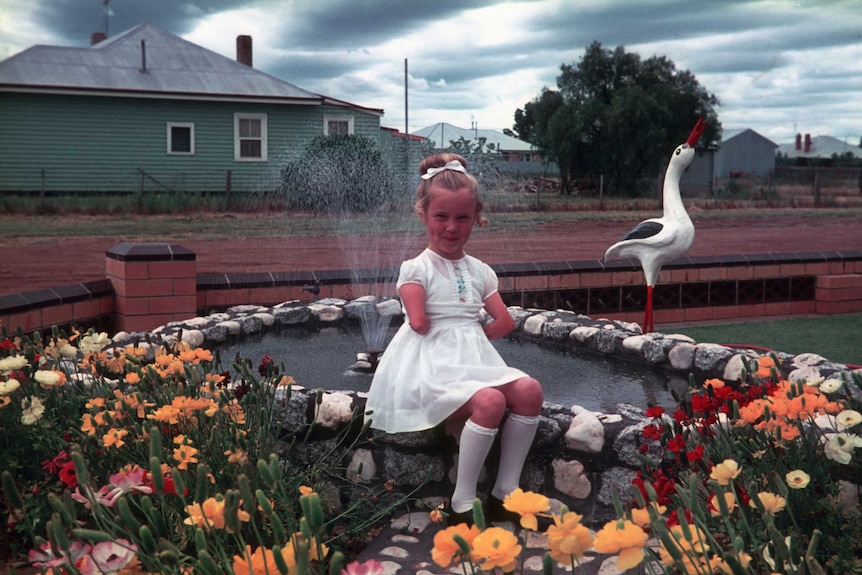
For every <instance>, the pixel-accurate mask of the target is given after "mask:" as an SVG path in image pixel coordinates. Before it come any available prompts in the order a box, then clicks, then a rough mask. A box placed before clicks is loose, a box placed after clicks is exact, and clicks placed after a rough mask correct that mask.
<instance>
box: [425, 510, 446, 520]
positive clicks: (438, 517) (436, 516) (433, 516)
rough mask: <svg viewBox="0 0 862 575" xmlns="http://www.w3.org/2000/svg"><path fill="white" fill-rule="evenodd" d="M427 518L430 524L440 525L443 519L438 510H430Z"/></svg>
mask: <svg viewBox="0 0 862 575" xmlns="http://www.w3.org/2000/svg"><path fill="white" fill-rule="evenodd" d="M428 518H429V519H431V523H440V522H442V521H443V519H444V517H443V513H442V512H441V511H440V510H439V509H432V510H431V511H430V513H428Z"/></svg>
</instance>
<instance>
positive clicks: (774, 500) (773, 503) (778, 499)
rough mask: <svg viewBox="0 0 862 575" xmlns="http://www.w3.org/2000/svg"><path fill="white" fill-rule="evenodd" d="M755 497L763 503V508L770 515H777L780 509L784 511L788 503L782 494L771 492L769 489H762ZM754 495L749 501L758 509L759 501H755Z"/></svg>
mask: <svg viewBox="0 0 862 575" xmlns="http://www.w3.org/2000/svg"><path fill="white" fill-rule="evenodd" d="M754 497H756V498H757V499H758V500H759V501H760V503H761V504H762V505H763V508H764V509H765V510H766V512H767V513H769V514H770V515H775V514H776V513H778V512H779V511H782V510H783V509H784V507H785V506H786V505H787V501H785V499H784V498H783V497H782V496H780V495H775V494H774V493H769V492H768V491H761V492H760V493H758V494H757V495H755V496H754ZM754 497H752V498H751V501H749V502H748V504H749V505H750V506H751V507H752V508H754V509H757V503H755V501H754Z"/></svg>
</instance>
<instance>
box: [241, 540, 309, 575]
mask: <svg viewBox="0 0 862 575" xmlns="http://www.w3.org/2000/svg"><path fill="white" fill-rule="evenodd" d="M281 556H282V557H283V558H284V562H285V563H287V567H288V570H289V571H290V572H291V573H293V572H294V570H295V569H296V556H295V554H294V550H293V546H292V545H287V546H285V548H284V549H282V550H281ZM233 572H234V573H236V575H273V574H274V573H278V566H277V565H276V563H275V555H274V554H273V551H272V550H271V549H267V548H265V547H258V548H257V549H255V550H254V553H252V551H251V545H246V546H245V551H244V552H243V554H242V555H234V556H233Z"/></svg>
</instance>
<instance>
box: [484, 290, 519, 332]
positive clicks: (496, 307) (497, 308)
mask: <svg viewBox="0 0 862 575" xmlns="http://www.w3.org/2000/svg"><path fill="white" fill-rule="evenodd" d="M485 311H486V312H488V315H490V316H491V317H492V318H494V321H492V322H491V323H489V324H486V325H485V326H484V327H483V328H482V329H483V330H485V335H487V336H488V339H497V338H499V337H503V336H505V335H509V334H510V333H511V332H512V330H513V329H515V320H513V319H512V316H511V315H509V310H508V309H507V308H506V304H505V303H503V298H502V297H500V292H494V293H493V294H492V295H490V296H489V297H488V299H486V300H485Z"/></svg>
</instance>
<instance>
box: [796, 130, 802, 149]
mask: <svg viewBox="0 0 862 575" xmlns="http://www.w3.org/2000/svg"><path fill="white" fill-rule="evenodd" d="M796 149H797V150H801V149H802V134H796Z"/></svg>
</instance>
